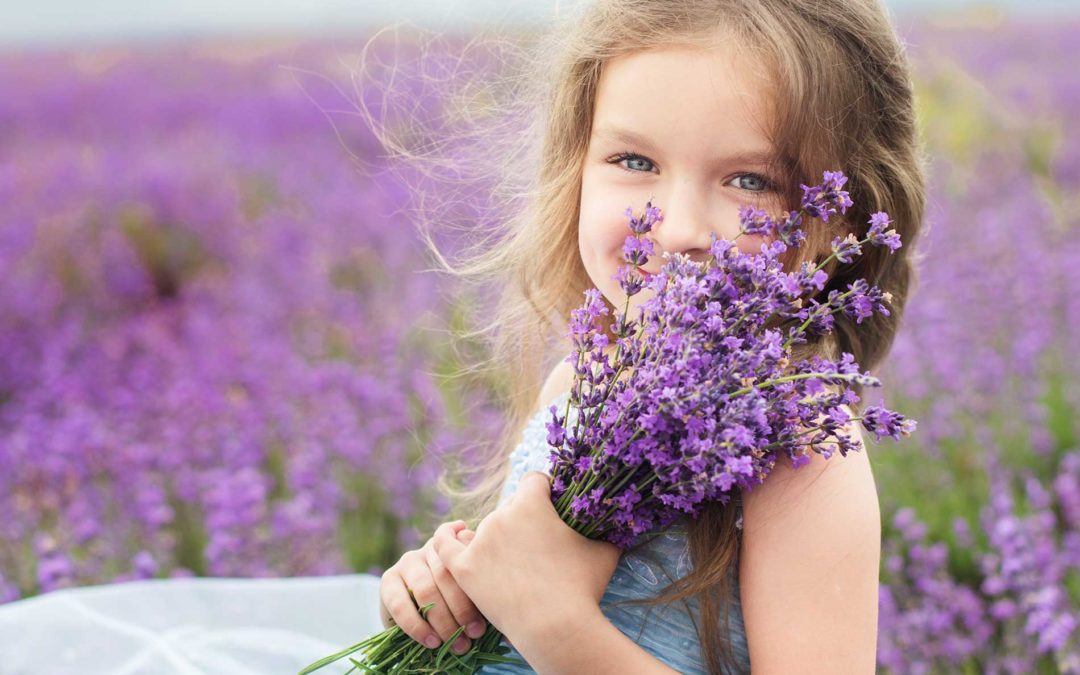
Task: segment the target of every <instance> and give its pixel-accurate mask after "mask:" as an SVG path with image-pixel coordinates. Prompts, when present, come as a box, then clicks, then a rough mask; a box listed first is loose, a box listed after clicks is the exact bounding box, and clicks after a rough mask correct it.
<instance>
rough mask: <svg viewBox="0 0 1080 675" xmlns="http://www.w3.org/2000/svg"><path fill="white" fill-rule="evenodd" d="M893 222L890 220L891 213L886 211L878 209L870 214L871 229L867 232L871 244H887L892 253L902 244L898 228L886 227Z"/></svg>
mask: <svg viewBox="0 0 1080 675" xmlns="http://www.w3.org/2000/svg"><path fill="white" fill-rule="evenodd" d="M891 224H892V221H891V220H889V214H887V213H885V212H884V211H878V212H877V213H875V214H873V215H871V216H870V231H869V232H867V233H866V236H867V238H869V239H870V243H871V244H873V245H874V246H887V247H888V248H889V253H892V252H893V251H895V250H896V249H898V248H900V246H901V244H900V235H899V234H897V233H896V230H891V229H890V230H886V229H885V228H887V227H888V226H889V225H891Z"/></svg>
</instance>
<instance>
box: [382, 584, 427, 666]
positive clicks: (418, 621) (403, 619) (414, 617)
mask: <svg viewBox="0 0 1080 675" xmlns="http://www.w3.org/2000/svg"><path fill="white" fill-rule="evenodd" d="M413 593H414V594H415V593H416V590H415V589H413ZM379 596H380V598H381V599H382V602H383V605H384V606H385V607H386V609H387V611H389V612H390V616H391V618H393V620H394V623H395V624H397V625H398V626H399V627H400V628H401V630H403V631H405V634H406V635H408V636H409V637H411V638H412V639H414V640H416V641H417V642H420V643H422V644H424V645H426V646H427V647H430V648H431V649H435V648H436V647H438V646H440V645H441V644H442V643H443V640H442V638H440V637H439V634H438V633H437V632H436V631H435V629H434V628H432V627H431V625H430V624H429V623H428V622H427V621H425V620H424V619H423V617H421V616H420V611H419V609H418V605H415V604H413V600H412V598H411V597H410V596H409V588H408V587H407V586H406V583H405V580H404V579H403V578H402V577H401V575H400V574H397V573H394V574H391V573H390V572H389V571H388V572H387V573H386V574H383V577H382V583H380V584H379ZM417 601H418V602H419V598H417ZM423 604H424V603H422V602H419V607H422V606H423ZM432 609H434V608H432Z"/></svg>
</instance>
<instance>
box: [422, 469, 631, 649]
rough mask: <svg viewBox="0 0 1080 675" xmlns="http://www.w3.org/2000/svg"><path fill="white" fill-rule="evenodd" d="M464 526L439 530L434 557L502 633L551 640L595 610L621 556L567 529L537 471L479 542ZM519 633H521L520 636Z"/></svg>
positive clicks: (484, 525) (482, 527) (492, 518)
mask: <svg viewBox="0 0 1080 675" xmlns="http://www.w3.org/2000/svg"><path fill="white" fill-rule="evenodd" d="M459 532H460V533H461V534H466V533H468V532H469V531H468V530H465V529H464V524H463V523H460V524H454V525H452V526H451V527H449V528H439V530H438V531H437V532H436V533H435V536H434V537H433V540H434V548H435V553H436V554H437V555H438V557H439V559H440V560H441V561H442V563H443V564H444V565H445V566H446V568H447V569H448V570H450V574H451V575H453V577H454V579H456V580H457V583H458V584H459V585H460V586H461V589H462V590H463V591H464V592H465V593H466V594H467V595H468V596H469V598H471V599H472V601H473V602H475V603H476V606H477V608H478V609H479V610H480V611H481V612H483V614H484V616H485V617H487V619H488V621H490V622H491V623H492V624H494V625H495V627H496V628H498V629H499V631H500V632H501V633H503V634H504V635H506V636H507V637H509V638H510V639H514V638H515V637H516V636H517V635H519V634H520V635H531V634H536V633H538V632H542V633H544V634H547V633H548V632H549V631H557V630H558V628H559V626H560V625H565V622H567V621H571V622H572V621H573V620H574V617H575V616H581V615H582V614H581V612H582V611H591V612H595V611H596V610H597V608H598V607H599V605H600V599H601V598H602V597H603V596H604V590H605V589H606V588H607V585H608V583H609V582H610V581H611V575H612V574H614V573H615V567H616V566H617V565H618V563H619V557H620V555H621V551H620V550H619V548H618V547H617V546H615V545H614V544H610V543H608V542H606V541H599V540H593V539H589V538H588V537H585V536H583V535H581V534H579V533H578V532H576V531H575V530H573V529H572V528H571V527H570V526H569V525H567V524H566V523H564V522H563V521H562V519H561V518H559V516H558V514H557V513H556V512H555V505H554V504H552V503H551V484H550V482H549V478H548V476H547V475H546V474H544V473H541V472H539V471H530V472H528V473H526V474H525V475H524V476H523V477H522V478H521V483H520V484H519V487H518V490H517V492H516V493H514V495H513V496H512V497H511V498H510V500H509V501H508V502H507V503H505V504H503V505H502V506H501V507H499V508H498V509H496V510H495V511H494V512H492V513H491V514H490V515H488V516H487V517H486V518H484V519H483V520H482V521H481V522H480V524H479V525H478V526H477V528H476V532H475V536H474V537H473V539H472V541H469V542H468V543H463V542H462V541H461V539H460V537H459V536H457V535H459ZM519 631H520V632H519Z"/></svg>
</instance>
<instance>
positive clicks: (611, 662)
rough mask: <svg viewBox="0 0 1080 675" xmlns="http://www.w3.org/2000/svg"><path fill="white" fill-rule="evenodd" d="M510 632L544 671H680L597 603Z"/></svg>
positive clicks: (642, 674) (603, 674)
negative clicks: (613, 620) (635, 638)
mask: <svg viewBox="0 0 1080 675" xmlns="http://www.w3.org/2000/svg"><path fill="white" fill-rule="evenodd" d="M592 609H593V608H592V607H590V608H589V609H586V610H584V611H580V610H579V611H575V612H573V614H572V615H571V614H570V613H567V614H566V615H564V616H562V617H558V616H556V617H550V616H549V617H546V618H547V619H552V620H551V621H549V622H548V625H547V626H536V627H533V628H531V629H527V630H522V631H520V632H519V636H518V637H517V638H516V639H515V638H513V637H511V636H507V638H508V639H509V640H510V642H511V643H512V644H513V645H514V648H515V649H517V651H518V653H520V654H521V655H522V656H523V657H524V658H525V660H526V661H528V662H529V665H530V666H531V667H532V668H533V670H535V671H536V672H537V673H539V674H540V675H570V674H575V675H576V674H577V673H590V674H595V675H607V674H609V673H610V674H611V675H624V674H625V673H635V675H671V674H672V673H675V674H676V675H677V674H678V672H679V671H677V670H673V669H671V668H669V667H668V666H666V665H664V663H663V662H661V661H660V660H659V659H657V658H656V657H655V656H653V655H652V654H650V653H649V652H647V651H645V649H643V648H642V647H641V646H640V645H638V644H637V643H636V642H634V641H633V640H631V639H630V638H628V637H627V636H626V635H625V634H624V633H623V632H622V631H620V630H619V629H618V628H616V627H615V625H614V624H612V623H611V622H610V621H608V618H607V617H606V616H604V614H603V613H602V612H601V611H600V607H599V606H596V607H595V611H592Z"/></svg>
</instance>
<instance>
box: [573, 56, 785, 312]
mask: <svg viewBox="0 0 1080 675" xmlns="http://www.w3.org/2000/svg"><path fill="white" fill-rule="evenodd" d="M754 65H755V64H753V63H747V62H746V61H745V58H740V57H738V56H737V55H736V52H734V51H733V50H732V49H731V48H729V47H720V48H715V49H708V50H705V49H701V48H695V47H673V48H664V49H657V50H650V51H644V52H636V53H633V54H629V55H624V56H621V57H618V58H616V59H612V60H610V61H608V62H607V63H606V64H605V65H604V68H603V71H602V73H601V76H600V81H599V84H598V89H597V92H596V101H595V108H594V113H593V126H592V132H591V135H590V138H589V148H588V150H587V151H586V155H585V160H584V167H583V174H582V181H581V216H580V217H581V220H580V221H579V222H578V246H579V250H580V252H581V259H582V262H583V263H584V265H585V270H586V271H587V272H588V274H589V277H590V279H591V280H592V283H593V284H594V285H595V286H596V287H597V288H598V289H599V290H600V292H601V293H603V294H604V296H605V297H606V298H607V299H608V301H610V302H611V303H612V305H613V306H614V307H615V308H616V309H618V310H621V309H622V308H623V307H624V305H625V303H626V295H625V293H624V292H623V290H622V289H621V288H620V287H619V284H618V282H617V281H615V280H614V279H613V278H612V275H614V274H615V272H616V270H617V269H618V268H619V267H620V266H622V265H624V264H625V263H623V260H622V246H623V242H624V241H625V240H626V237H627V236H629V235H630V234H631V231H630V228H629V227H628V226H627V218H626V215H625V211H626V208H627V207H628V206H631V207H633V210H634V215H635V216H638V215H640V214H641V213H642V212H643V211H644V208H645V202H646V201H648V200H649V199H650V198H652V201H653V206H656V207H659V208H660V209H661V210H662V211H663V216H664V219H663V221H662V222H660V223H658V224H656V225H654V226H653V229H652V231H651V232H650V233H648V234H647V235H645V236H646V237H648V238H651V239H652V241H653V249H654V251H655V255H654V256H652V257H651V258H650V259H649V262H648V263H646V264H645V265H644V267H643V268H642V269H643V270H645V271H647V272H658V271H659V270H660V268H661V267H662V266H663V265H664V264H665V262H666V261H665V260H664V258H663V257H662V254H663V253H664V252H669V253H675V252H678V253H683V254H686V255H688V256H689V257H690V258H691V259H692V260H696V261H703V260H705V259H706V258H707V257H708V253H709V246H710V237H709V234H710V233H712V232H715V233H716V236H717V237H718V238H721V239H733V238H734V237H735V236H736V235H737V234H738V233H739V212H738V210H739V206H740V205H742V204H750V205H752V206H755V207H757V208H765V209H767V210H768V211H769V213H770V214H773V213H776V212H777V211H778V209H779V207H780V205H781V199H780V193H779V191H778V190H779V187H778V186H777V185H776V184H775V183H774V178H773V177H772V176H770V175H769V174H767V173H766V172H767V170H768V168H767V162H768V160H769V158H770V157H771V156H772V154H773V152H774V148H773V145H772V143H771V142H770V141H769V140H768V138H767V136H766V129H768V128H769V124H770V123H771V120H770V119H769V117H768V113H769V110H768V101H769V96H768V94H769V83H768V82H767V81H766V80H765V79H764V78H763V77H762V76H761V75H759V74H758V73H757V72H756V71H755V69H754V68H753V66H754ZM763 241H764V238H763V237H761V236H760V235H755V236H750V235H742V236H741V237H739V239H738V245H739V248H740V249H742V250H743V251H747V252H754V253H756V252H758V251H760V248H761V244H762V242H763ZM652 293H653V292H652V291H650V290H648V289H644V290H642V291H641V292H640V293H639V294H637V295H635V296H634V297H633V298H632V299H631V313H630V316H631V317H636V316H637V312H636V307H637V306H638V305H640V304H641V303H642V302H644V301H645V300H646V299H647V298H648V297H649V296H650V295H652Z"/></svg>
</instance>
